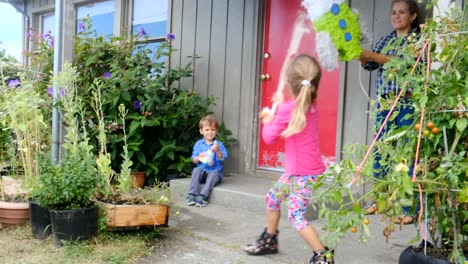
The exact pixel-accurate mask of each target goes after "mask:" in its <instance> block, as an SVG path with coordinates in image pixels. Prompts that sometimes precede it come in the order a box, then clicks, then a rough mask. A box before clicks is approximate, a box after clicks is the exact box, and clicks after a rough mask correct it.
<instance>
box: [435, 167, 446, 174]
mask: <svg viewBox="0 0 468 264" xmlns="http://www.w3.org/2000/svg"><path fill="white" fill-rule="evenodd" d="M445 171H446V169H445V168H442V167H438V168H437V169H436V172H437V174H439V175H440V174H444V173H445Z"/></svg>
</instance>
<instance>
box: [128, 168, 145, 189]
mask: <svg viewBox="0 0 468 264" xmlns="http://www.w3.org/2000/svg"><path fill="white" fill-rule="evenodd" d="M130 176H132V186H133V187H134V188H136V187H140V188H143V187H144V186H145V179H146V171H138V172H130Z"/></svg>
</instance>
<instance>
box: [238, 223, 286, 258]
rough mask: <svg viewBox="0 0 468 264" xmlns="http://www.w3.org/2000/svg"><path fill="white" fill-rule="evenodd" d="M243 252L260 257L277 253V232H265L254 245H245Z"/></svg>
mask: <svg viewBox="0 0 468 264" xmlns="http://www.w3.org/2000/svg"><path fill="white" fill-rule="evenodd" d="M244 251H245V252H247V254H249V255H254V256H260V255H266V254H276V253H278V232H276V234H268V233H267V231H266V228H265V230H264V231H263V233H262V234H261V235H260V237H259V238H258V239H257V241H255V242H254V243H251V244H247V245H246V246H245V247H244Z"/></svg>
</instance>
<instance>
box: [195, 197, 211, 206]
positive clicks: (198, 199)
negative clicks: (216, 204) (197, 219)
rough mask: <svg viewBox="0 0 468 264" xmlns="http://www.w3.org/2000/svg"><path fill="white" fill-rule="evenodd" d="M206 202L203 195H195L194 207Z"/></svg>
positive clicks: (204, 204)
mask: <svg viewBox="0 0 468 264" xmlns="http://www.w3.org/2000/svg"><path fill="white" fill-rule="evenodd" d="M207 204H208V199H207V198H206V197H205V196H203V195H199V196H197V198H196V203H195V206H196V207H205V206H206V205H207Z"/></svg>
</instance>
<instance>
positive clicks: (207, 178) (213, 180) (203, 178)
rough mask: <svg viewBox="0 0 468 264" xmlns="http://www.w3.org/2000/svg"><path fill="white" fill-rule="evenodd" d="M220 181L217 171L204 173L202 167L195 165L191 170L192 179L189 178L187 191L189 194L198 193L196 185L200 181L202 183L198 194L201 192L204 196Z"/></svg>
mask: <svg viewBox="0 0 468 264" xmlns="http://www.w3.org/2000/svg"><path fill="white" fill-rule="evenodd" d="M219 182H221V175H219V172H218V171H216V170H214V171H211V172H210V173H206V172H205V171H204V170H203V169H202V168H199V167H196V168H195V169H193V171H192V180H190V187H189V192H188V193H191V194H195V195H197V194H198V186H199V185H200V183H204V184H205V185H204V186H203V188H202V190H201V192H200V194H203V196H205V197H206V198H208V197H209V196H210V193H211V190H213V188H214V187H215V186H216V184H218V183H219Z"/></svg>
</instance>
